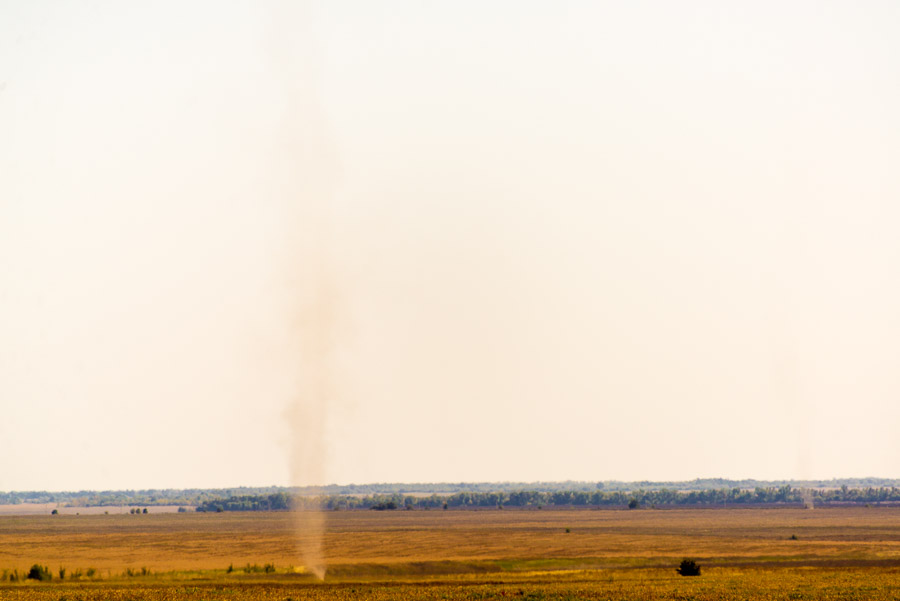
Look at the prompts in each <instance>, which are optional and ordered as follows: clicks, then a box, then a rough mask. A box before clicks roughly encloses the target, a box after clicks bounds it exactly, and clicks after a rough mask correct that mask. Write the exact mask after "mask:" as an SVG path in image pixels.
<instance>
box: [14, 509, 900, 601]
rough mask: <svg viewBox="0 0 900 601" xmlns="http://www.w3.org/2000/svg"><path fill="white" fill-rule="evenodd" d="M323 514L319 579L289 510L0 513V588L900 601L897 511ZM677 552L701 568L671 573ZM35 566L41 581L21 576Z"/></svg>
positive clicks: (33, 594) (54, 595) (69, 593)
mask: <svg viewBox="0 0 900 601" xmlns="http://www.w3.org/2000/svg"><path fill="white" fill-rule="evenodd" d="M326 523H327V528H326V535H325V540H324V549H325V554H326V559H327V562H328V575H327V576H326V579H325V582H324V583H323V582H318V581H315V580H314V579H313V578H312V577H311V576H310V575H308V574H306V573H304V571H303V568H302V565H301V563H302V562H301V560H300V558H299V555H298V552H297V537H298V536H304V534H303V533H299V534H298V533H297V532H295V528H294V524H295V516H293V515H292V514H291V513H290V512H269V513H227V512H226V513H152V510H151V513H148V514H142V515H130V514H126V515H112V514H110V515H77V516H76V515H55V516H51V515H39V516H35V515H30V516H0V571H3V583H2V584H0V599H6V598H15V599H26V600H27V599H53V600H57V599H70V600H74V599H85V600H88V599H105V598H131V599H187V598H203V599H220V598H221V599H288V598H293V599H300V598H311V599H330V598H334V599H343V598H373V599H401V598H423V599H432V598H433V599H455V598H459V599H469V598H471V599H475V598H479V599H489V598H504V597H508V596H513V597H516V598H546V599H556V598H559V599H581V598H590V599H594V598H596V599H673V598H678V599H828V598H842V599H846V598H857V599H895V598H900V584H898V583H900V508H895V507H841V508H822V509H814V510H804V509H799V508H739V509H737V508H736V509H732V508H728V509H721V508H716V509H711V508H704V509H664V510H653V509H640V510H632V511H628V510H592V509H580V510H559V509H546V508H545V509H540V510H538V509H531V510H509V509H503V510H499V509H494V510H482V511H475V510H458V511H454V510H449V511H441V510H431V511H402V510H398V511H335V512H329V513H328V514H327V516H326ZM683 558H691V559H694V560H696V561H697V562H698V563H699V564H700V565H701V566H702V574H701V575H700V576H699V577H682V576H679V575H678V574H677V573H676V571H675V568H676V567H677V566H678V564H679V562H680V561H681V559H683ZM33 564H39V565H45V566H47V567H48V568H49V569H50V572H51V573H52V575H53V579H52V580H50V581H49V582H35V581H32V580H26V579H25V578H24V574H25V573H27V571H28V569H29V567H30V566H32V565H33ZM61 569H62V570H65V575H64V577H63V578H62V579H60V578H59V573H60V570H61ZM14 574H16V575H18V579H16V578H14V577H13V575H14ZM88 574H90V576H88ZM73 576H75V577H74V578H73Z"/></svg>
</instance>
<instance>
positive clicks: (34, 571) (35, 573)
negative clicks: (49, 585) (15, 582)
mask: <svg viewBox="0 0 900 601" xmlns="http://www.w3.org/2000/svg"><path fill="white" fill-rule="evenodd" d="M25 578H27V579H29V580H40V581H41V582H48V581H50V580H52V579H53V575H52V574H51V573H50V568H48V567H47V566H42V565H38V564H34V565H33V566H31V569H30V570H28V574H27V575H26V576H25Z"/></svg>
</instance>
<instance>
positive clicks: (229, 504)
mask: <svg viewBox="0 0 900 601" xmlns="http://www.w3.org/2000/svg"><path fill="white" fill-rule="evenodd" d="M292 500H293V496H292V495H289V494H288V493H286V492H276V493H271V494H267V495H241V496H238V497H228V498H227V499H210V500H208V501H204V502H203V503H201V504H199V505H198V506H197V511H217V512H218V511H286V510H288V509H291V502H292Z"/></svg>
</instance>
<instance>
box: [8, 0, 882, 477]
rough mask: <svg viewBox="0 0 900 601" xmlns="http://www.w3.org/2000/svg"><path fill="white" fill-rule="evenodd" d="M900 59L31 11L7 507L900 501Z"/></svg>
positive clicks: (464, 5)
mask: <svg viewBox="0 0 900 601" xmlns="http://www.w3.org/2000/svg"><path fill="white" fill-rule="evenodd" d="M898 31H900V4H897V3H896V2H892V1H884V2H878V1H870V2H849V1H848V2H822V1H808V2H805V1H803V2H801V1H798V2H781V1H780V2H765V1H762V2H752V3H747V2H743V3H736V2H735V3H731V2H716V1H712V0H709V1H688V2H678V3H672V2H665V1H662V0H656V1H653V0H648V1H635V2H593V1H590V2H589V1H584V2H577V1H564V2H525V1H512V0H509V1H501V0H495V1H489V2H484V1H480V2H474V1H471V2H470V1H460V0H457V1H454V2H422V1H418V0H417V1H412V0H410V1H397V0H385V1H381V2H364V1H362V0H359V1H353V0H332V1H328V2H317V3H313V4H311V5H310V6H309V7H308V10H307V11H305V12H304V11H297V10H292V9H291V7H290V6H289V5H285V4H282V5H278V4H273V3H269V4H266V3H259V2H250V1H247V2H219V1H216V2H213V1H209V2H199V1H197V2H155V3H138V2H133V3H127V2H104V1H96V2H87V1H85V2H68V3H65V2H40V1H36V2H32V1H28V2H26V1H14V0H0V445H2V452H0V490H22V489H85V488H107V489H108V488H149V487H195V486H196V487H212V486H237V485H266V484H289V483H290V482H291V480H292V479H291V477H290V475H289V472H290V465H291V461H290V459H289V457H288V456H289V455H290V454H291V453H292V452H295V451H296V450H297V449H304V448H307V447H309V446H310V445H307V447H304V445H302V444H299V445H298V444H291V440H292V437H296V436H299V437H302V439H303V440H309V441H312V442H313V443H314V444H312V445H311V446H312V447H313V448H312V450H311V451H310V452H314V453H316V454H318V453H320V452H321V453H323V456H324V459H323V460H322V466H323V468H324V471H319V470H312V471H309V472H308V473H307V474H306V475H302V474H301V475H300V476H299V478H297V479H296V480H299V481H304V480H306V481H309V480H322V481H325V482H342V483H347V482H376V481H447V480H449V481H461V480H467V481H475V480H479V481H480V480H564V479H570V478H571V479H585V480H605V479H625V480H636V479H690V478H695V477H706V476H723V477H734V478H741V477H755V478H785V477H787V478H791V477H793V478H827V477H841V476H870V475H871V476H885V477H900V442H898V439H897V435H896V433H897V431H898V426H900V369H898V366H900V311H898V307H900V278H898V274H900V235H898V232H900V202H898V201H900V172H898V169H897V166H898V165H900V111H898V110H897V107H898V106H900V37H898V36H897V32H898ZM310 299H318V300H315V301H314V302H316V303H319V304H318V305H316V307H317V308H316V309H315V311H316V312H313V311H312V310H311V309H310V302H312V301H310ZM323 307H324V313H322V312H321V311H320V310H321V309H323ZM313 313H314V314H315V316H316V317H315V318H311V317H310V315H311V314H313ZM323 314H327V316H328V317H327V319H323V318H321V316H322V315H323ZM314 322H315V323H314ZM323 336H324V338H325V339H326V340H324V342H323V341H322V340H320V338H322V337H323ZM310 341H312V342H310ZM317 345H318V346H317ZM316 348H323V349H324V348H327V349H330V351H331V352H330V353H329V354H328V355H327V356H324V357H320V356H317V357H316V358H315V360H310V357H309V355H310V353H311V352H315V351H314V350H311V349H316ZM311 380H315V381H317V382H320V384H318V385H315V386H310V385H309V382H310V381H311ZM311 390H312V391H314V392H313V393H310V391H311ZM315 391H319V392H318V393H317V392H315ZM322 391H325V392H322ZM320 393H321V394H320ZM310 394H312V395H313V396H316V395H318V396H321V395H322V394H325V395H327V398H324V397H323V398H313V399H310V398H308V397H309V396H310ZM296 403H299V404H300V405H301V409H302V408H303V407H307V409H308V406H312V407H314V408H315V407H320V408H321V407H324V409H325V420H324V423H325V425H324V426H323V428H324V429H320V428H319V426H318V425H317V424H318V420H319V416H318V413H317V412H316V411H306V410H300V411H299V412H298V411H297V410H296V409H295V410H291V409H290V407H291V406H292V405H293V404H296ZM290 416H293V417H290ZM309 416H312V418H310V419H308V420H307V419H306V418H307V417H309ZM298 421H299V422H300V425H299V427H294V428H292V427H291V424H292V423H296V422H298ZM312 430H315V431H312ZM317 432H319V433H320V434H321V435H322V436H321V437H322V438H323V439H324V443H323V444H321V445H320V444H319V439H320V437H319V435H318V434H317ZM316 447H321V448H316ZM292 449H294V451H292ZM304 452H305V451H304ZM314 461H315V462H318V461H319V460H318V459H314ZM308 463H309V462H300V464H301V465H307V464H308Z"/></svg>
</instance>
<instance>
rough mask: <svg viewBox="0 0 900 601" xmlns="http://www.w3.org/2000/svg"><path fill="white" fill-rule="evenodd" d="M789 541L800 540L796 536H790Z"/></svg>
mask: <svg viewBox="0 0 900 601" xmlns="http://www.w3.org/2000/svg"><path fill="white" fill-rule="evenodd" d="M790 540H800V539H799V538H797V535H796V534H792V535H791V538H790Z"/></svg>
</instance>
